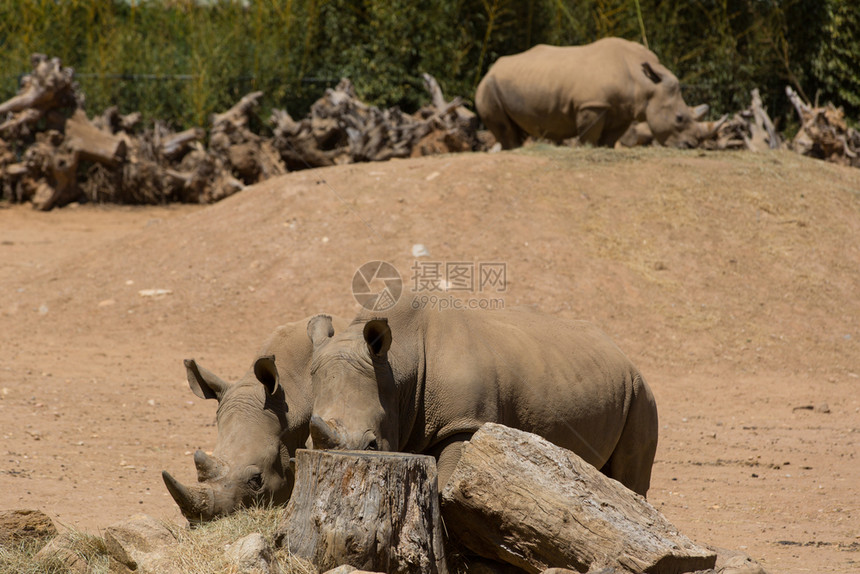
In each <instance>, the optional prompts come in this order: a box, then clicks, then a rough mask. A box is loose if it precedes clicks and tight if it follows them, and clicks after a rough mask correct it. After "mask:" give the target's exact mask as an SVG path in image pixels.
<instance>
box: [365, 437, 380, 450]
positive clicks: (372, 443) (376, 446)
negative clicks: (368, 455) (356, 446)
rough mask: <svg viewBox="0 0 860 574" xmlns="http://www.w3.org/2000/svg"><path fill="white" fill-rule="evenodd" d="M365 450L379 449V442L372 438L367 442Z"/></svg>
mask: <svg viewBox="0 0 860 574" xmlns="http://www.w3.org/2000/svg"><path fill="white" fill-rule="evenodd" d="M365 450H379V443H377V442H376V439H373V440H372V441H370V442H369V443H367V448H365Z"/></svg>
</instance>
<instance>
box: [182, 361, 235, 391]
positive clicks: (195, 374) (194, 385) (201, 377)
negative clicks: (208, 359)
mask: <svg viewBox="0 0 860 574" xmlns="http://www.w3.org/2000/svg"><path fill="white" fill-rule="evenodd" d="M185 373H186V375H187V377H188V386H189V387H191V391H192V392H193V393H194V394H195V395H197V396H198V397H200V398H201V399H218V400H219V401H220V400H221V395H223V394H224V392H225V391H226V390H227V389H228V388H230V383H228V382H226V381H225V380H223V379H222V378H221V377H219V376H218V375H216V374H214V373H212V372H210V371H207V370H206V369H204V368H203V367H201V366H200V365H198V364H197V361H195V360H194V359H185Z"/></svg>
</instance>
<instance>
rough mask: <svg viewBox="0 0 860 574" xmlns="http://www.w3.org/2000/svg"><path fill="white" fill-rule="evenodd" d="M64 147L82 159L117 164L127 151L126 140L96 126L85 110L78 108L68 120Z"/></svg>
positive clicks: (111, 164) (109, 164)
mask: <svg viewBox="0 0 860 574" xmlns="http://www.w3.org/2000/svg"><path fill="white" fill-rule="evenodd" d="M64 147H65V148H68V149H69V150H71V151H73V152H74V153H77V154H78V155H79V156H80V158H81V159H85V160H89V161H97V162H99V163H102V164H104V165H107V166H111V167H113V166H116V165H117V164H118V163H119V162H120V161H121V160H122V159H123V158H124V157H125V152H126V145H125V140H124V139H122V138H121V137H117V136H115V135H113V134H111V133H110V132H106V131H103V130H100V129H98V128H97V127H96V126H94V125H93V124H92V123H91V122H90V120H89V119H87V115H86V114H85V113H84V111H83V110H77V111H76V112H75V113H74V114H73V115H72V117H70V118H69V119H68V120H67V121H66V139H65V142H64Z"/></svg>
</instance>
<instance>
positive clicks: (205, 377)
mask: <svg viewBox="0 0 860 574" xmlns="http://www.w3.org/2000/svg"><path fill="white" fill-rule="evenodd" d="M307 323H308V319H304V320H302V321H297V322H295V323H288V324H286V325H283V326H281V327H278V328H277V329H276V330H275V332H274V333H273V334H272V335H271V336H270V337H269V338H268V339H267V341H266V342H265V344H264V345H263V347H262V349H261V351H260V353H259V354H258V356H257V358H256V359H255V360H254V363H253V365H252V367H251V369H250V370H249V371H248V372H247V373H246V374H245V375H244V376H243V377H242V379H241V380H239V381H238V382H237V383H235V384H230V383H228V382H226V381H224V380H222V379H221V378H220V377H218V376H217V375H215V374H213V373H211V372H210V371H208V370H206V369H204V368H203V367H201V366H200V365H198V364H197V362H196V361H194V360H193V359H188V360H186V361H185V368H186V371H187V375H188V384H189V386H190V387H191V390H192V391H193V392H194V394H195V395H197V396H198V397H200V398H203V399H216V400H217V401H218V411H217V414H216V420H217V425H218V439H217V441H216V443H215V449H214V451H213V454H212V456H209V455H207V454H206V453H205V452H203V451H202V450H198V451H197V452H195V453H194V464H195V466H196V467H197V480H198V482H197V484H193V485H188V486H186V485H183V484H181V483H180V482H179V481H177V480H176V479H175V478H173V477H172V476H171V475H170V474H169V473H168V472H167V471H164V472H162V478H163V479H164V484H165V486H167V490H168V491H169V492H170V494H171V495H172V496H173V499H174V500H175V501H176V503H177V504H178V505H179V508H180V510H181V511H182V514H183V515H184V516H185V517H186V518H187V519H188V520H189V522H191V523H199V522H206V521H209V520H213V519H215V518H218V517H220V516H225V515H227V514H230V513H232V512H234V511H236V510H237V509H239V508H241V507H244V506H251V505H256V504H285V503H286V502H287V501H288V500H289V497H290V493H291V492H292V489H293V483H294V472H293V468H292V467H291V458H292V457H294V456H295V452H296V449H297V448H301V447H303V446H305V442H306V441H307V440H308V432H309V431H308V421H309V419H310V416H311V409H312V406H313V398H312V393H311V379H310V360H311V355H312V347H311V344H310V342H309V341H308V336H307ZM345 325H346V322H345V321H342V320H340V319H335V320H334V326H333V328H334V327H338V328H342V327H343V326H345Z"/></svg>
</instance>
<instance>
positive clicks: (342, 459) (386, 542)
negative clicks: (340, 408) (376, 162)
mask: <svg viewBox="0 0 860 574" xmlns="http://www.w3.org/2000/svg"><path fill="white" fill-rule="evenodd" d="M276 544H277V545H278V546H283V547H286V548H287V549H289V551H290V552H291V553H292V554H294V555H296V556H299V557H301V558H304V559H307V560H310V561H311V562H313V564H314V565H316V566H317V568H319V569H320V571H325V570H328V569H331V568H335V567H336V566H340V565H342V564H350V565H352V566H355V567H357V568H359V569H362V570H375V571H382V572H389V573H394V572H403V573H406V572H426V573H446V572H447V568H446V565H445V552H444V548H443V540H442V528H441V522H440V519H439V490H438V487H437V485H436V462H435V460H434V459H433V457H431V456H424V455H412V454H404V453H389V452H385V453H382V452H368V451H323V450H303V449H300V450H298V451H297V453H296V484H295V487H294V489H293V494H292V497H291V498H290V502H289V503H288V504H287V508H286V510H285V511H284V518H283V523H282V525H281V526H280V527H279V530H278V532H277V534H276Z"/></svg>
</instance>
